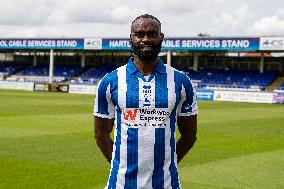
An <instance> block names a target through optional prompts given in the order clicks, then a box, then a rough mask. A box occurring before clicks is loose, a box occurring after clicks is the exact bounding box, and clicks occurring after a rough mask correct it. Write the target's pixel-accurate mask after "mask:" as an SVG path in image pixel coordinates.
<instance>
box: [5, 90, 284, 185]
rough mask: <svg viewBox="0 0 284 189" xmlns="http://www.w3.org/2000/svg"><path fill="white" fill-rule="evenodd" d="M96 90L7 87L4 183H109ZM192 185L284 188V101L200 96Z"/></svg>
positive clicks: (184, 176) (187, 172) (185, 173)
mask: <svg viewBox="0 0 284 189" xmlns="http://www.w3.org/2000/svg"><path fill="white" fill-rule="evenodd" d="M93 102H94V96H92V95H71V94H62V93H43V92H25V91H15V90H0V188H1V189H2V188H5V189H6V188H33V189H39V188H40V189H43V188H46V189H47V188H48V189H53V188H58V189H64V188H85V189H91V188H92V189H102V188H104V186H105V184H106V182H107V178H108V174H109V168H110V165H109V164H108V163H107V162H106V160H105V159H104V157H103V156H102V154H101V153H100V151H99V149H98V147H97V146H96V144H95V142H94V139H93V117H92V108H93ZM198 122H199V124H198V127H199V128H198V142H197V143H196V145H195V147H194V149H193V150H192V151H191V152H190V154H188V155H187V156H186V158H185V159H184V160H183V161H182V162H181V163H180V164H179V171H180V180H181V184H182V186H183V188H184V189H188V188H190V189H211V188H213V189H230V188H231V189H233V188H239V189H241V188H246V189H247V188H253V189H276V188H277V189H281V188H284V179H283V178H284V106H283V105H273V104H249V103H230V102H207V101H200V102H199V120H198Z"/></svg>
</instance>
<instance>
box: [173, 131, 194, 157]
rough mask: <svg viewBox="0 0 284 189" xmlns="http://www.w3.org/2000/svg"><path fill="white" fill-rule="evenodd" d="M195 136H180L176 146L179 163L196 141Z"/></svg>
mask: <svg viewBox="0 0 284 189" xmlns="http://www.w3.org/2000/svg"><path fill="white" fill-rule="evenodd" d="M196 139H197V138H196V136H195V135H182V136H181V137H180V138H179V140H178V141H177V144H176V153H177V161H178V162H180V161H181V160H182V159H183V158H184V156H185V155H186V154H187V153H188V151H189V150H190V149H191V148H192V147H193V145H194V143H195V141H196Z"/></svg>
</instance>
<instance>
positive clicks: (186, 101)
mask: <svg viewBox="0 0 284 189" xmlns="http://www.w3.org/2000/svg"><path fill="white" fill-rule="evenodd" d="M197 113H198V106H197V100H196V91H195V88H194V87H193V85H192V82H191V80H190V79H189V78H188V77H187V76H184V79H183V82H182V89H181V101H180V103H179V106H178V116H191V115H196V114H197Z"/></svg>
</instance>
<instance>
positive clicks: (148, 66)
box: [134, 56, 158, 76]
mask: <svg viewBox="0 0 284 189" xmlns="http://www.w3.org/2000/svg"><path fill="white" fill-rule="evenodd" d="M134 64H135V66H136V68H137V69H138V70H139V71H140V73H141V74H142V75H145V76H146V75H150V74H151V73H152V72H153V71H154V69H155V68H156V66H157V64H158V57H157V58H155V59H152V60H148V61H142V60H140V59H139V58H138V57H137V56H134Z"/></svg>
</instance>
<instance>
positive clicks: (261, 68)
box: [259, 52, 264, 73]
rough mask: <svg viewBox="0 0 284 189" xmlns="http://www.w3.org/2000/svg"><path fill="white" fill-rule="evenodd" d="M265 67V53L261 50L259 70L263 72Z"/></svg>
mask: <svg viewBox="0 0 284 189" xmlns="http://www.w3.org/2000/svg"><path fill="white" fill-rule="evenodd" d="M263 67H264V53H263V52H261V57H260V65H259V72H260V73H263Z"/></svg>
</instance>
